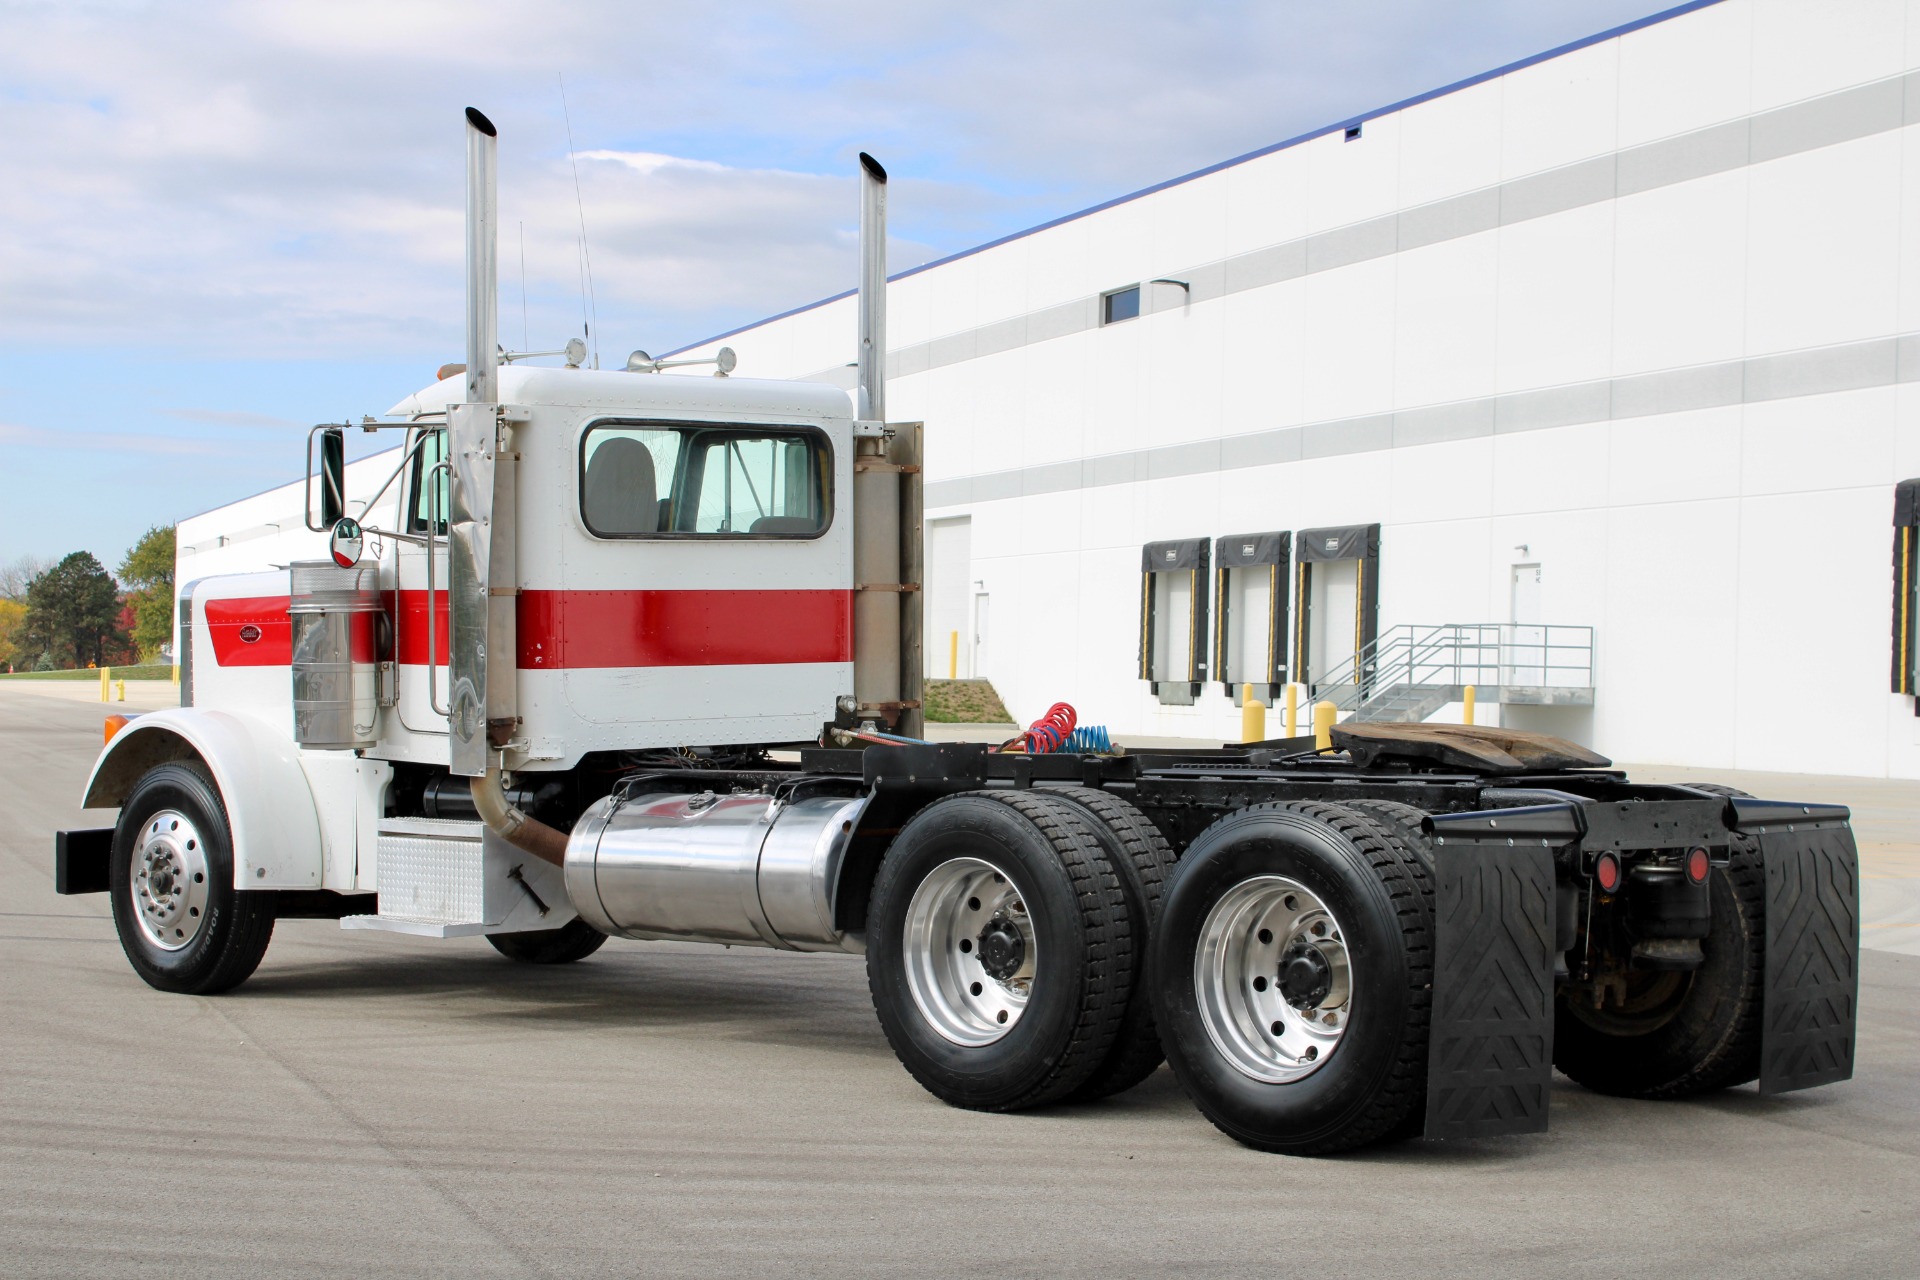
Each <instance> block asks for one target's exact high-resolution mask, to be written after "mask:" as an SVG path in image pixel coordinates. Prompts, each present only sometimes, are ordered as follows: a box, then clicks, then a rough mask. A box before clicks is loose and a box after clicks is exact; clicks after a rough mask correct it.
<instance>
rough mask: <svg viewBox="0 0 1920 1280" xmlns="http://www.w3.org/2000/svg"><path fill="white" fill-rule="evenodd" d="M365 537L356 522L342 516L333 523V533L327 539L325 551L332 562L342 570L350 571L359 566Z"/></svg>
mask: <svg viewBox="0 0 1920 1280" xmlns="http://www.w3.org/2000/svg"><path fill="white" fill-rule="evenodd" d="M366 537H367V535H366V534H365V533H364V532H362V531H361V528H360V522H359V521H358V520H354V519H351V518H349V517H346V516H342V517H340V519H338V520H336V521H334V524H333V533H332V535H331V536H329V537H328V538H327V550H328V552H329V553H331V554H332V556H333V562H334V563H335V564H337V565H339V566H340V567H341V568H342V569H351V568H353V566H355V565H357V564H359V563H360V552H361V550H362V549H363V548H364V547H365V545H366Z"/></svg>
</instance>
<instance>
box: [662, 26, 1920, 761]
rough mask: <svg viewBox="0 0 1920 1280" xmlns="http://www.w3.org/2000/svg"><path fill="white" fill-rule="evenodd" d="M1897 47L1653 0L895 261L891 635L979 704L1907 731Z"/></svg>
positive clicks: (1650, 748) (1164, 728) (1872, 757)
mask: <svg viewBox="0 0 1920 1280" xmlns="http://www.w3.org/2000/svg"><path fill="white" fill-rule="evenodd" d="M1916 68H1920V3H1916V2H1915V0H1831V2H1829V3H1822V4H1819V5H1811V4H1806V3H1803V2H1800V0H1720V2H1718V3H1707V4H1695V5H1688V6H1685V7H1683V8H1680V9H1675V10H1672V11H1670V12H1668V13H1665V14H1661V15H1657V16H1656V17H1654V18H1651V19H1648V20H1647V21H1645V22H1642V23H1636V24H1633V25H1631V26H1629V27H1625V28H1621V29H1619V30H1616V31H1612V32H1607V33H1603V34H1601V35H1599V36H1596V37H1594V38H1592V39H1590V40H1586V41H1582V42H1579V43H1577V44H1574V45H1571V46H1568V47H1566V48H1563V49H1560V50H1556V51H1554V52H1552V53H1550V54H1547V55H1544V56H1542V57H1540V58H1536V59H1531V60H1528V61H1526V62H1523V63H1519V64H1515V65H1513V66H1510V67H1506V68H1502V69H1500V70H1498V71H1495V72H1491V73H1489V74H1487V75H1484V76H1479V77H1476V78H1474V79H1472V80H1468V81H1466V82H1463V83H1461V84H1459V85H1455V86H1452V87H1450V88H1447V89H1443V90H1440V91H1437V92H1434V93H1430V94H1425V95H1422V96H1421V97H1418V98H1414V99H1411V100H1409V101H1407V102H1404V103H1401V104H1398V105H1396V106H1393V107H1389V108H1386V109H1384V110H1382V111H1378V112H1375V113H1372V114H1369V115H1367V116H1364V117H1361V118H1357V119H1353V120H1347V121H1342V122H1341V123H1339V124H1336V125H1333V126H1331V127H1329V128H1327V129H1325V130H1322V131H1320V132H1317V133H1314V134H1312V135H1309V136H1305V137H1301V138H1297V139H1294V140H1292V141H1289V142H1285V143H1281V144H1279V145H1277V146H1274V147H1270V148H1267V149H1265V150H1262V151H1257V152H1254V153H1252V154H1250V155H1246V156H1242V157H1240V158H1238V159H1235V160H1230V161H1227V162H1225V163H1221V164H1216V165H1213V166H1211V167H1209V168H1205V169H1201V170H1199V171H1197V172H1195V173H1192V174H1189V175H1187V176H1185V177H1181V178H1176V179H1173V180H1172V181H1169V182H1165V183H1162V184H1159V185H1157V186H1154V187H1150V188H1148V189H1146V190H1144V191H1140V192H1137V193H1135V194H1133V195H1130V196H1125V197H1122V198H1120V199H1117V200H1113V201H1111V202H1108V203H1106V204H1102V205H1099V206H1096V207H1094V208H1092V209H1088V210H1086V211H1084V212H1081V213H1078V214H1074V215H1071V216H1069V217H1065V218H1061V219H1059V220H1057V221H1054V222H1050V223H1047V224H1045V225H1043V226H1040V227H1036V228H1033V229H1032V230H1030V231H1025V232H1021V233H1019V234H1017V235H1013V236H1009V237H1007V238H1005V239H1002V240H998V241H995V242H994V243H992V244H988V245H984V246H981V247H980V248H977V249H973V250H970V251H968V252H965V253H961V254H957V255H954V256H953V257H949V258H945V259H942V260H940V261H938V262H934V263H931V264H928V265H926V266H923V267H920V268H917V269H915V270H912V271H907V272H903V273H900V274H898V275H896V276H895V277H894V278H893V284H892V287H891V289H890V291H889V298H888V320H889V325H890V331H889V347H890V351H889V355H888V370H889V375H890V379H889V387H888V396H889V401H888V414H889V417H891V418H893V419H896V420H922V421H924V422H925V423H926V451H927V463H926V513H927V519H928V527H927V559H928V566H927V583H926V591H927V632H928V643H927V646H926V648H927V671H928V674H930V675H936V676H943V675H945V674H947V670H948V666H949V638H950V637H951V636H953V635H954V634H955V633H957V634H958V640H959V643H958V648H959V654H958V658H957V661H956V662H955V663H954V665H955V666H956V667H957V668H958V670H959V672H960V673H961V674H963V675H968V674H976V675H981V676H985V677H988V678H990V679H991V680H992V681H993V682H994V684H995V686H996V687H997V688H998V689H999V691H1000V692H1001V693H1002V695H1003V696H1004V698H1005V700H1006V701H1007V704H1008V705H1009V707H1011V708H1012V709H1013V711H1014V712H1015V714H1016V715H1018V716H1020V717H1022V718H1023V719H1028V718H1032V717H1034V716H1037V715H1039V714H1040V713H1041V712H1043V711H1044V710H1045V709H1046V707H1047V706H1048V705H1049V704H1050V703H1052V702H1053V701H1055V700H1056V699H1058V700H1065V701H1068V702H1071V703H1073V704H1075V705H1076V707H1078V708H1079V709H1080V712H1081V716H1082V719H1083V720H1086V721H1095V722H1103V723H1105V724H1107V725H1108V726H1109V727H1110V728H1112V729H1113V730H1114V731H1115V732H1120V733H1134V734H1151V735H1168V736H1180V737H1194V738H1200V737H1212V738H1215V739H1220V738H1228V739H1231V738H1234V737H1236V736H1237V734H1238V732H1239V725H1240V715H1239V712H1238V711H1237V710H1236V708H1235V706H1234V703H1233V701H1232V699H1231V698H1230V696H1229V691H1228V684H1227V683H1223V682H1222V680H1221V676H1222V674H1223V672H1222V670H1221V667H1222V665H1223V664H1222V662H1221V659H1222V657H1224V658H1225V663H1224V665H1225V667H1226V671H1225V672H1224V674H1225V675H1227V676H1229V677H1230V678H1231V683H1232V684H1233V685H1234V686H1235V687H1237V686H1238V684H1239V682H1240V681H1242V680H1246V681H1249V682H1262V681H1267V680H1285V679H1291V680H1297V681H1305V682H1307V683H1308V684H1309V685H1310V686H1311V687H1312V688H1313V689H1314V693H1315V695H1316V696H1328V694H1329V692H1330V691H1331V692H1332V693H1333V694H1334V695H1344V698H1345V703H1346V704H1352V703H1354V702H1356V701H1358V700H1359V699H1361V698H1368V699H1371V700H1372V701H1373V702H1375V703H1381V702H1384V701H1385V700H1386V699H1387V698H1388V697H1389V696H1390V695H1393V694H1394V693H1395V690H1396V689H1398V690H1400V691H1401V693H1402V694H1406V693H1408V692H1409V690H1410V692H1411V693H1412V694H1415V695H1418V696H1416V697H1403V698H1402V701H1403V702H1404V703H1406V704H1407V706H1408V708H1409V710H1407V711H1406V712H1405V713H1404V714H1416V715H1417V714H1428V713H1431V714H1432V715H1433V716H1434V718H1436V719H1451V718H1457V717H1458V714H1459V712H1460V709H1461V708H1460V707H1459V706H1458V705H1457V703H1456V702H1454V699H1457V698H1458V697H1459V696H1460V694H1461V688H1460V686H1462V685H1463V684H1467V683H1473V684H1476V685H1477V686H1478V687H1479V689H1480V690H1481V692H1480V695H1479V696H1480V701H1481V709H1480V712H1479V717H1478V718H1479V719H1480V721H1481V722H1483V723H1484V722H1486V721H1487V720H1489V719H1492V718H1493V716H1495V715H1497V716H1499V717H1500V718H1501V720H1502V721H1503V722H1504V723H1508V724H1512V725H1517V726H1520V727H1527V728H1538V729H1543V730H1546V731H1549V732H1556V733H1561V734H1564V735H1566V736H1569V737H1573V738H1575V739H1578V740H1580V741H1583V742H1586V743H1589V744H1591V745H1593V746H1595V747H1596V748H1597V749H1599V750H1601V751H1602V752H1604V753H1606V754H1608V755H1611V756H1613V757H1614V758H1616V759H1620V760H1632V761H1646V762H1665V763H1674V764H1687V765H1699V766H1709V767H1718V768H1738V769H1761V770H1794V771H1811V772H1833V773H1851V774H1863V775H1873V776H1896V777H1920V719H1916V717H1915V706H1914V699H1913V697H1912V696H1911V694H1910V693H1897V692H1894V690H1895V689H1897V688H1905V689H1909V690H1910V689H1911V687H1912V684H1911V674H1910V670H1909V672H1908V674H1907V676H1906V681H1905V683H1902V680H1901V678H1900V674H1899V673H1898V672H1895V673H1894V676H1893V678H1892V679H1891V680H1890V672H1892V671H1893V669H1894V667H1895V666H1896V664H1897V663H1898V661H1899V660H1898V658H1896V656H1895V654H1894V648H1895V646H1896V645H1897V644H1898V643H1899V642H1900V641H1899V632H1898V626H1897V622H1898V620H1897V619H1896V617H1895V613H1896V610H1895V598H1896V588H1895V585H1894V578H1893V576H1892V573H1893V572H1897V569H1898V566H1897V565H1895V566H1893V567H1892V569H1891V570H1890V560H1889V549H1890V548H1892V547H1894V546H1895V536H1894V535H1895V530H1894V527H1893V522H1892V519H1891V516H1892V513H1893V511H1894V506H1895V490H1896V485H1897V483H1898V482H1899V481H1901V480H1902V479H1905V478H1907V477H1910V476H1920V70H1916ZM854 329H855V304H854V299H853V298H852V296H851V295H843V296H841V297H838V298H834V299H829V300H827V301H824V302H821V303H818V304H815V305H813V306H810V307H805V308H802V309H800V310H797V311H792V312H788V313H786V314H784V315H780V316H777V317H774V318H773V319H770V320H767V321H764V322H761V323H759V324H755V325H751V326H748V327H746V328H744V329H740V330H737V331H735V332H732V333H729V334H723V335H720V336H718V337H716V338H714V339H711V340H709V341H707V342H704V343H700V344H696V345H694V346H691V347H688V348H685V349H684V350H683V351H682V352H679V353H676V354H686V355H703V354H711V353H712V351H713V350H715V349H716V348H717V347H719V346H720V345H722V344H723V343H724V344H725V345H728V346H731V347H733V348H734V349H735V350H736V351H737V352H738V355H739V361H740V369H741V372H743V373H750V374H753V375H755V376H770V377H800V378H816V379H823V380H834V381H839V382H841V383H842V385H845V386H849V387H851V386H852V378H853V370H852V369H851V368H850V367H848V366H847V361H848V359H849V355H850V352H851V350H852V335H853V333H854ZM1908 505H1909V506H1912V505H1913V504H1912V503H1911V502H1910V503H1909V504H1908ZM1910 522H1911V517H1910V516H1909V523H1910ZM1373 526H1377V528H1373ZM1307 531H1312V532H1313V534H1314V536H1313V537H1311V538H1302V536H1301V534H1302V533H1303V532H1307ZM1254 534H1288V535H1290V537H1288V538H1286V539H1278V538H1273V539H1268V540H1267V541H1266V542H1264V543H1261V544H1260V545H1259V546H1257V547H1256V545H1255V544H1256V540H1255V539H1253V538H1251V537H1243V536H1241V535H1254ZM1912 536H1913V535H1912V531H1911V529H1908V530H1906V531H1905V532H1903V533H1902V534H1901V535H1900V537H1901V539H1902V545H1904V546H1908V547H1909V548H1910V546H1911V541H1912ZM1220 539H1226V541H1217V540H1220ZM1330 540H1331V541H1335V542H1337V543H1338V544H1339V545H1337V546H1335V547H1334V548H1333V549H1332V550H1331V551H1328V550H1327V547H1326V545H1325V544H1326V543H1327V542H1328V541H1330ZM1281 542H1287V543H1290V544H1291V546H1290V548H1277V547H1276V544H1278V543H1281ZM1163 543H1166V544H1177V545H1173V546H1157V547H1156V548H1155V551H1154V555H1155V556H1157V557H1166V556H1173V557H1174V558H1173V559H1171V560H1165V561H1164V563H1165V564H1166V565H1167V566H1169V567H1170V568H1171V569H1172V571H1171V572H1163V573H1158V574H1156V575H1155V576H1154V578H1153V579H1151V580H1149V582H1148V583H1147V584H1145V591H1144V593H1143V577H1142V571H1143V554H1144V553H1145V549H1146V547H1147V546H1148V544H1163ZM1289 551H1290V554H1288V552H1289ZM1222 553H1224V554H1225V557H1226V560H1227V561H1228V562H1230V563H1229V564H1228V572H1226V573H1224V574H1223V573H1221V572H1220V569H1221V565H1222ZM1909 554H1911V552H1910V551H1909ZM1323 555H1331V556H1333V557H1336V558H1332V559H1327V558H1319V557H1322V556H1323ZM1203 557H1204V558H1203ZM1247 561H1250V562H1251V563H1241V562H1247ZM1275 561H1278V562H1279V563H1273V562H1275ZM1369 575H1374V576H1372V577H1371V578H1370V577H1369ZM1907 587H1908V593H1907V607H1906V610H1902V611H1901V617H1902V618H1905V617H1906V615H1907V611H1908V610H1910V609H1911V607H1912V606H1911V581H1910V580H1909V582H1908V584H1907ZM1375 593H1377V595H1376V594H1375ZM1143 594H1144V595H1145V597H1146V599H1145V600H1144V601H1143ZM1275 594H1277V595H1278V596H1279V597H1280V601H1279V606H1280V607H1278V608H1275V607H1273V605H1274V602H1273V599H1272V597H1273V596H1274V595H1275ZM1196 599H1197V600H1198V601H1199V602H1200V603H1201V607H1200V608H1199V609H1195V608H1194V607H1193V603H1194V601H1195V600H1196ZM1223 602H1224V603H1225V604H1226V605H1227V608H1226V609H1225V610H1224V611H1223V610H1222V608H1221V607H1220V606H1221V604H1222V603H1223ZM1370 602H1372V603H1376V604H1377V613H1374V612H1373V610H1371V609H1369V608H1367V607H1366V606H1367V605H1368V604H1369V603H1370ZM1146 603H1150V604H1151V609H1150V611H1148V610H1146V609H1143V604H1146ZM1223 612H1224V613H1225V615H1226V617H1225V619H1224V630H1225V632H1226V635H1225V637H1224V638H1225V642H1226V643H1225V648H1226V652H1225V653H1224V654H1223V653H1222V652H1221V639H1222V637H1221V636H1220V635H1219V634H1218V633H1217V630H1216V626H1215V624H1217V623H1221V622H1222V621H1223V620H1222V617H1221V615H1222V613H1223ZM1143 613H1146V614H1147V616H1146V617H1143ZM1589 629H1590V630H1589ZM1143 632H1144V634H1143ZM1589 636H1590V637H1591V639H1590V654H1591V658H1590V660H1589V657H1588V653H1589V647H1588V646H1589V639H1588V638H1589ZM1303 641H1304V644H1303ZM1368 641H1376V643H1375V644H1374V645H1373V647H1371V648H1367V649H1366V651H1365V652H1364V653H1363V654H1362V657H1361V660H1360V662H1359V663H1358V664H1357V672H1358V674H1357V675H1356V663H1355V662H1354V651H1355V649H1356V647H1357V646H1362V647H1364V646H1365V645H1366V642H1368ZM1910 647H1911V642H1909V648H1910ZM1143 649H1145V650H1148V651H1150V652H1149V653H1148V654H1147V655H1146V656H1145V658H1144V659H1143V655H1142V650H1143ZM1905 657H1906V663H1905V665H1906V666H1907V667H1908V668H1909V669H1910V667H1911V653H1908V654H1906V655H1905ZM1143 660H1144V661H1146V662H1147V663H1148V664H1149V665H1150V667H1151V670H1150V671H1145V672H1143V669H1142V663H1143ZM1143 675H1150V676H1152V677H1154V678H1153V679H1152V680H1149V679H1145V678H1143ZM1196 690H1197V693H1196ZM1262 692H1263V693H1265V692H1268V691H1267V690H1263V691H1262ZM1436 700H1440V701H1438V702H1436ZM1489 702H1491V703H1492V705H1489ZM1450 703H1451V704H1452V705H1449V704H1450ZM1416 704H1417V705H1416ZM1496 708H1497V710H1496ZM1275 731H1277V728H1276V729H1275Z"/></svg>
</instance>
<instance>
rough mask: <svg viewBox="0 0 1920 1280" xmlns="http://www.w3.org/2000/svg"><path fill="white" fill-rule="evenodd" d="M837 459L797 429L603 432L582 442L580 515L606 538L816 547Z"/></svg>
mask: <svg viewBox="0 0 1920 1280" xmlns="http://www.w3.org/2000/svg"><path fill="white" fill-rule="evenodd" d="M830 461H831V452H830V450H829V448H828V445H827V441H826V437H825V435H824V434H822V433H821V432H819V431H818V430H816V429H813V428H799V427H745V426H742V427H732V426H728V427H714V426H707V425H704V424H703V425H700V426H678V425H666V424H650V423H597V424H595V425H594V426H593V427H591V428H589V429H588V431H587V432H586V434H585V436H584V437H583V438H582V441H581V460H580V514H581V517H582V518H583V519H584V520H585V522H586V525H587V528H588V529H589V530H590V531H592V532H593V533H594V534H595V535H596V536H598V537H602V538H672V537H692V538H703V537H706V538H714V537H718V538H817V537H819V536H820V535H821V534H822V533H825V532H826V530H827V526H828V525H829V524H831V523H832V492H831V475H832V469H831V466H830Z"/></svg>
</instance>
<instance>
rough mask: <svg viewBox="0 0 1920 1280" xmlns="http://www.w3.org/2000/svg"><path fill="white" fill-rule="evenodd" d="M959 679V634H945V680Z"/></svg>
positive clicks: (953, 632) (951, 632) (952, 632)
mask: <svg viewBox="0 0 1920 1280" xmlns="http://www.w3.org/2000/svg"><path fill="white" fill-rule="evenodd" d="M959 678H960V633H959V632H958V631H949V632H947V679H949V680H958V679H959Z"/></svg>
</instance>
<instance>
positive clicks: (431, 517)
mask: <svg viewBox="0 0 1920 1280" xmlns="http://www.w3.org/2000/svg"><path fill="white" fill-rule="evenodd" d="M440 471H445V472H446V473H447V477H448V482H449V483H451V482H452V477H453V469H452V467H450V466H449V465H448V462H447V460H446V459H445V458H442V459H441V460H440V461H438V462H436V463H434V464H433V467H432V469H431V470H429V471H428V472H427V473H426V475H425V477H424V478H423V479H422V481H421V483H423V484H425V485H426V486H427V705H428V706H429V707H431V708H432V709H433V713H434V714H435V715H437V716H446V717H447V718H448V719H449V720H451V719H452V718H453V710H452V705H453V704H452V699H451V698H449V699H448V704H447V706H444V707H443V706H441V705H440V681H439V675H440V639H439V636H438V634H437V633H436V630H435V627H434V608H433V553H434V550H435V547H434V537H433V533H434V530H435V529H438V528H439V527H440V486H439V485H437V484H435V483H434V474H435V472H440ZM394 565H395V572H394V580H395V581H396V582H398V581H399V577H400V575H399V572H398V566H399V561H398V560H397V559H396V560H395V561H394ZM448 622H449V623H451V622H452V618H451V616H449V618H448Z"/></svg>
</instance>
